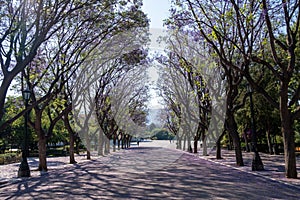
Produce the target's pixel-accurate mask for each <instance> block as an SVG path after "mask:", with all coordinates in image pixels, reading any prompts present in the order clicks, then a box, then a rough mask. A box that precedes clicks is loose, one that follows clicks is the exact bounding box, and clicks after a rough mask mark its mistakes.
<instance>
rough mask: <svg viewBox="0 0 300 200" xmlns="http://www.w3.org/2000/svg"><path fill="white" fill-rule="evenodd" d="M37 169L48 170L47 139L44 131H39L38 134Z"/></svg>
mask: <svg viewBox="0 0 300 200" xmlns="http://www.w3.org/2000/svg"><path fill="white" fill-rule="evenodd" d="M38 135H39V145H38V146H39V167H38V170H39V171H48V168H47V159H46V158H47V155H46V152H47V139H46V136H45V134H44V133H42V132H40V133H39V134H38Z"/></svg>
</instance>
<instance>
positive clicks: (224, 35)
mask: <svg viewBox="0 0 300 200" xmlns="http://www.w3.org/2000/svg"><path fill="white" fill-rule="evenodd" d="M299 11H300V2H299V1H298V0H292V1H284V0H269V1H267V0H260V1H254V0H241V1H234V0H229V1H221V0H220V1H215V0H211V1H202V0H197V1H194V0H176V1H175V0H174V1H172V8H171V16H170V18H169V19H167V20H166V25H167V27H168V31H169V37H167V38H165V39H164V41H166V44H167V48H166V52H165V53H164V54H162V55H161V56H159V57H158V61H159V62H160V63H161V64H162V66H163V67H162V74H161V80H162V81H161V84H159V88H160V91H161V95H162V96H163V98H164V100H165V102H166V104H167V105H168V107H167V110H166V112H167V114H166V118H165V120H166V122H167V124H168V127H169V129H170V130H171V131H172V132H173V133H174V134H176V135H177V137H178V138H181V137H184V138H186V140H187V141H188V147H189V150H190V151H191V144H190V143H191V141H192V140H194V141H197V140H199V139H201V140H202V142H203V144H204V145H207V146H208V147H209V146H210V145H211V143H212V142H217V143H218V142H219V139H220V138H221V136H223V135H224V134H225V132H223V131H222V130H223V129H222V128H221V126H222V125H221V124H222V123H220V122H222V121H225V130H226V131H227V132H228V133H229V135H230V138H231V139H232V142H233V145H234V149H235V153H236V164H237V165H239V166H242V165H244V163H243V158H242V151H241V138H240V134H239V132H242V133H243V132H246V131H244V130H246V128H249V124H250V123H249V121H248V119H249V114H247V113H249V111H248V112H247V110H248V109H246V107H245V105H246V104H247V102H248V100H247V99H248V98H247V97H248V96H249V94H250V93H249V92H247V90H246V85H249V86H250V87H251V88H252V89H253V90H254V91H255V104H256V109H257V112H256V116H255V119H256V120H259V123H258V125H259V127H260V128H261V130H265V131H266V132H267V135H268V137H269V138H268V141H269V142H271V139H270V138H271V137H270V135H271V132H275V131H276V129H277V128H278V127H280V129H281V135H282V138H283V145H284V155H285V169H286V176H287V177H288V178H297V170H296V155H295V130H297V129H296V126H297V122H298V121H299V117H300V105H299V98H300V84H299V78H300V76H299V67H300V51H299V50H300V48H299V47H300V43H299V40H300V30H299V27H300V13H299ZM175 77H176V78H175ZM225 87H226V90H224V88H225ZM222 116H224V118H223V117H222ZM247 116H248V117H247Z"/></svg>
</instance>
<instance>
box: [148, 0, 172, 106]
mask: <svg viewBox="0 0 300 200" xmlns="http://www.w3.org/2000/svg"><path fill="white" fill-rule="evenodd" d="M170 5H171V2H170V0H144V1H143V11H144V12H145V13H146V14H147V16H148V18H149V19H150V29H152V31H150V32H151V34H152V38H151V44H152V46H153V47H154V46H157V44H155V43H156V41H153V40H157V38H156V37H158V36H157V35H153V34H154V32H156V33H160V32H161V31H162V29H164V27H163V24H164V20H165V19H167V18H168V17H169V10H170ZM159 29H161V31H159ZM153 47H152V48H153ZM150 49H151V47H150ZM155 49H156V48H155ZM156 50H157V49H156ZM149 76H150V79H151V81H153V82H156V81H157V79H158V73H157V70H156V68H155V67H150V68H149ZM154 87H155V86H154ZM150 94H151V100H150V102H149V103H150V104H149V108H152V109H157V108H162V105H161V103H160V102H161V101H162V99H160V98H159V97H158V96H157V94H156V91H155V90H154V89H153V88H152V89H151V91H150Z"/></svg>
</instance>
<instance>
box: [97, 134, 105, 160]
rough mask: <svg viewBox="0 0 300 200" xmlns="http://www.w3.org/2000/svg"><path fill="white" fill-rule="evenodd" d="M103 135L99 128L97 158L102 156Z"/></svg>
mask: <svg viewBox="0 0 300 200" xmlns="http://www.w3.org/2000/svg"><path fill="white" fill-rule="evenodd" d="M103 140H104V133H103V131H102V130H101V128H100V131H99V135H98V156H104V154H103V144H104V141H103Z"/></svg>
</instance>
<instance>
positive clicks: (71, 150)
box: [63, 113, 77, 164]
mask: <svg viewBox="0 0 300 200" xmlns="http://www.w3.org/2000/svg"><path fill="white" fill-rule="evenodd" d="M63 121H64V124H65V127H66V128H67V130H68V132H69V137H70V148H69V154H70V164H75V163H77V162H76V161H75V155H74V152H75V150H74V144H75V134H74V131H73V130H72V128H71V125H70V122H69V118H68V113H66V114H65V115H64V118H63Z"/></svg>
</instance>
